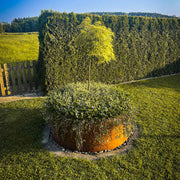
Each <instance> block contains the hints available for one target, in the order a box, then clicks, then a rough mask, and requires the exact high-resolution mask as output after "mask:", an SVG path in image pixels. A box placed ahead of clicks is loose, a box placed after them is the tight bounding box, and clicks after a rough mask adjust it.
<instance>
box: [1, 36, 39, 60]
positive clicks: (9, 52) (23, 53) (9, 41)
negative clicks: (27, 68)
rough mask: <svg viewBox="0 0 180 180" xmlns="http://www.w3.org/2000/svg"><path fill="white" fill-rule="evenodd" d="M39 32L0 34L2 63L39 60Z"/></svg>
mask: <svg viewBox="0 0 180 180" xmlns="http://www.w3.org/2000/svg"><path fill="white" fill-rule="evenodd" d="M38 53H39V41H38V33H4V34H0V64H3V63H9V62H20V61H27V60H37V59H38Z"/></svg>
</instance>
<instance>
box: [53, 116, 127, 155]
mask: <svg viewBox="0 0 180 180" xmlns="http://www.w3.org/2000/svg"><path fill="white" fill-rule="evenodd" d="M121 119H122V118H121ZM112 122H113V119H108V120H107V121H105V122H103V125H105V126H104V127H106V128H107V130H108V133H104V134H100V132H101V131H100V125H99V124H97V123H94V124H93V126H92V127H93V128H92V129H90V130H88V131H87V132H83V134H82V138H83V140H84V141H83V144H82V146H81V148H80V150H78V148H77V145H76V140H75V133H74V134H73V133H71V126H69V127H66V129H68V130H67V131H66V133H65V134H64V135H63V138H62V134H61V131H60V130H59V129H58V126H57V125H55V124H56V123H53V122H52V128H53V137H54V139H55V141H56V142H57V143H58V144H59V145H61V146H63V147H64V148H68V149H70V150H78V151H80V152H97V151H103V150H112V149H115V148H116V147H118V146H120V145H122V144H123V143H124V142H125V141H126V140H127V139H128V137H129V136H128V137H126V136H125V135H124V133H123V129H124V127H123V123H121V124H119V125H116V126H114V127H113V128H112Z"/></svg>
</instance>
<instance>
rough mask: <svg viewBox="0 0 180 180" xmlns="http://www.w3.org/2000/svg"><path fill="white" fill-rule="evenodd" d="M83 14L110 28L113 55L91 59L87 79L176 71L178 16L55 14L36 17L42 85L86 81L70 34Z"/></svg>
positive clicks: (179, 63) (114, 80)
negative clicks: (104, 59) (99, 60)
mask: <svg viewBox="0 0 180 180" xmlns="http://www.w3.org/2000/svg"><path fill="white" fill-rule="evenodd" d="M86 17H90V18H91V20H92V23H94V22H97V21H101V23H102V25H105V26H106V27H108V28H111V30H112V31H113V32H114V34H115V37H114V40H113V46H114V53H115V58H116V60H114V61H111V62H110V63H105V64H100V65H99V64H98V63H97V61H96V59H94V61H93V62H92V64H91V74H92V76H91V78H92V80H94V81H101V82H104V83H111V84H112V83H119V82H123V81H129V80H134V79H141V78H144V77H153V76H160V75H164V74H171V73H176V72H180V19H179V18H148V17H137V16H136V17H132V16H127V15H125V16H112V15H103V16H99V15H92V14H74V13H69V14H67V13H55V12H49V11H44V12H42V14H41V16H40V17H39V41H40V52H39V60H38V69H39V76H40V77H41V80H42V85H43V84H45V85H46V87H45V88H46V90H48V89H52V88H54V87H56V86H59V85H63V84H66V83H69V82H77V81H86V80H87V79H88V67H87V66H86V64H87V63H86V58H83V57H78V58H77V56H76V53H77V49H76V48H75V46H74V39H75V38H76V37H77V36H78V34H79V33H80V31H79V29H78V25H79V24H80V23H81V22H82V20H83V19H84V18H86Z"/></svg>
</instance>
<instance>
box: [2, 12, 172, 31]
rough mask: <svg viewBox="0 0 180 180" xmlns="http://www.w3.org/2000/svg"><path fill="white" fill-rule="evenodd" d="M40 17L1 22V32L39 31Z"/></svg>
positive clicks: (149, 14)
mask: <svg viewBox="0 0 180 180" xmlns="http://www.w3.org/2000/svg"><path fill="white" fill-rule="evenodd" d="M90 14H96V15H100V16H102V15H116V16H119V15H129V16H147V17H155V18H174V17H175V16H168V15H164V14H158V13H146V12H131V13H125V12H91V13H90ZM38 18H39V17H27V18H15V19H13V21H12V22H11V23H8V22H2V23H1V22H0V33H2V32H37V31H38Z"/></svg>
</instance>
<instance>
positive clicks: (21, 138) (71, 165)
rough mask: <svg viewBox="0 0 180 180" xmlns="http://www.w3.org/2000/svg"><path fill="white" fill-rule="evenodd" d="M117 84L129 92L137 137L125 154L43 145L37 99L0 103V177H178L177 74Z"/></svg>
mask: <svg viewBox="0 0 180 180" xmlns="http://www.w3.org/2000/svg"><path fill="white" fill-rule="evenodd" d="M118 88H123V89H125V90H126V91H127V92H129V94H130V95H131V96H132V100H133V103H134V105H135V106H136V115H137V118H136V120H135V122H136V124H137V126H138V128H139V133H140V135H139V138H138V139H136V140H135V141H134V144H133V146H134V148H133V149H132V150H130V151H128V152H127V153H126V154H121V155H118V156H113V157H110V158H103V159H100V160H97V161H89V160H82V159H75V158H66V157H55V156H53V155H52V154H50V153H49V152H46V151H45V150H44V149H43V147H42V145H41V143H40V141H41V133H42V129H43V127H44V120H43V119H42V116H41V113H40V110H41V108H42V105H43V103H44V99H43V98H37V99H33V100H21V101H16V102H11V103H1V104H0V142H1V143H0V179H3V180H5V179H48V180H49V179H83V180H84V179H103V180H104V179H108V180H109V179H130V180H133V179H137V180H141V179H143V180H144V179H153V180H156V179H158V180H161V179H162V180H164V179H174V180H175V179H179V177H180V173H179V169H180V154H179V153H180V122H179V121H180V103H179V102H180V75H176V76H171V77H164V78H158V79H154V80H146V81H140V82H136V83H132V84H126V85H123V84H120V85H118Z"/></svg>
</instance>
